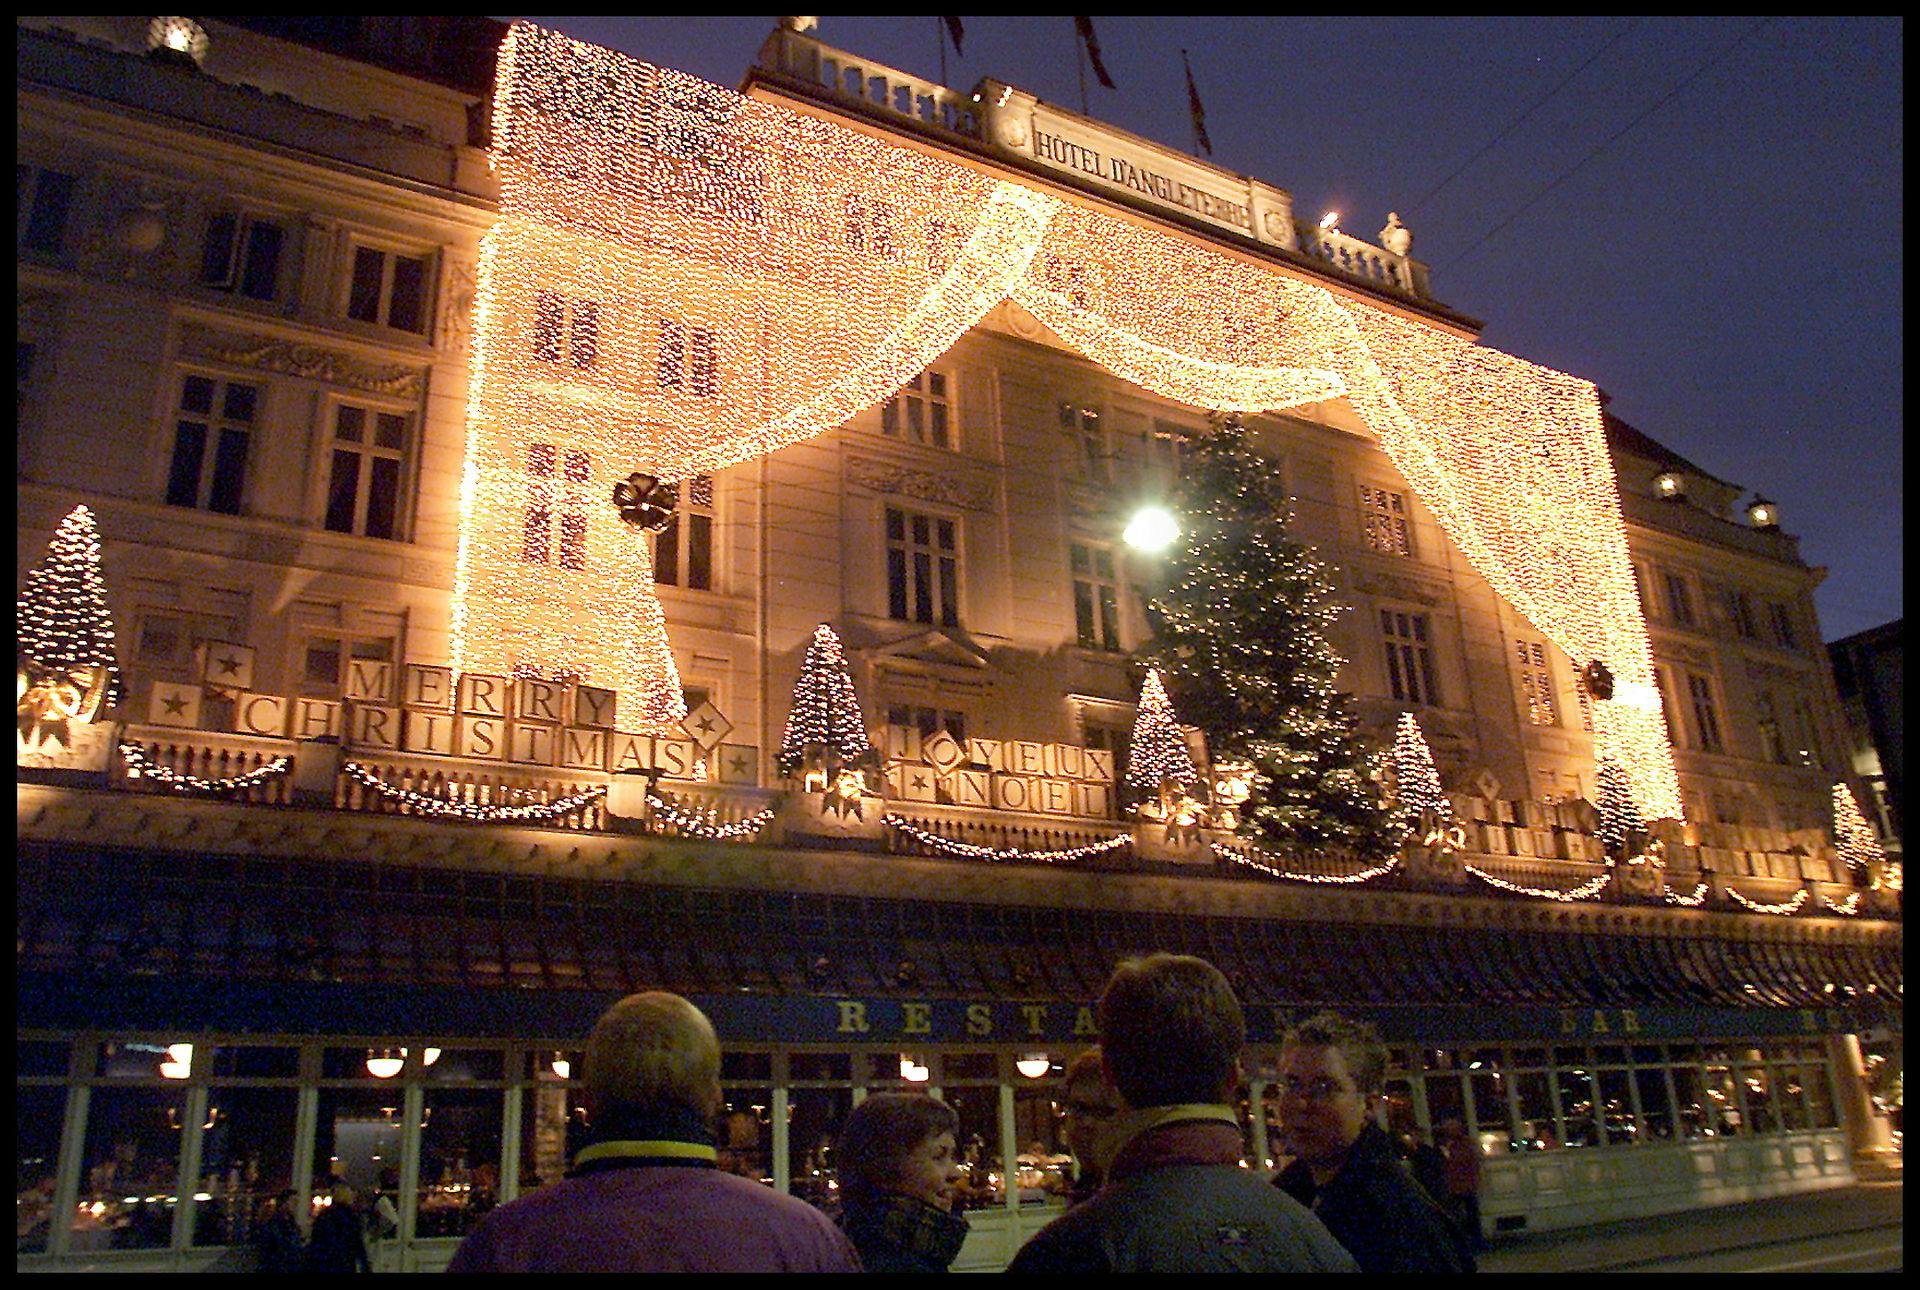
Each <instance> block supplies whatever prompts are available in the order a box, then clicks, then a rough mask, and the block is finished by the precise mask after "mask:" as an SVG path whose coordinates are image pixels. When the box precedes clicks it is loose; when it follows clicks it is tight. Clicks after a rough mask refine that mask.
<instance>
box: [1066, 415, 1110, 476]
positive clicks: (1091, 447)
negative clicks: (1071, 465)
mask: <svg viewBox="0 0 1920 1290" xmlns="http://www.w3.org/2000/svg"><path fill="white" fill-rule="evenodd" d="M1060 428H1061V429H1062V430H1064V431H1066V433H1067V435H1068V437H1069V438H1071V439H1072V440H1073V443H1074V448H1075V453H1074V459H1075V461H1076V462H1077V464H1078V468H1079V471H1080V478H1082V479H1084V480H1086V481H1087V482H1088V483H1090V484H1107V483H1111V482H1112V474H1111V472H1110V471H1109V469H1108V463H1109V462H1110V461H1111V460H1112V454H1111V453H1110V452H1108V450H1107V431H1106V426H1105V425H1104V424H1103V423H1102V422H1101V419H1100V410H1099V409H1098V408H1089V407H1085V406H1083V405H1081V404H1077V403H1062V404H1061V405H1060Z"/></svg>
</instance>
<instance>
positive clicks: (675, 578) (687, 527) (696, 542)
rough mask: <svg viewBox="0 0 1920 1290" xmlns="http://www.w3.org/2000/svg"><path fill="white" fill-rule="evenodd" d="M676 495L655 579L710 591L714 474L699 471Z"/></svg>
mask: <svg viewBox="0 0 1920 1290" xmlns="http://www.w3.org/2000/svg"><path fill="white" fill-rule="evenodd" d="M674 498H675V501H674V510H673V519H672V520H670V521H668V523H667V527H666V528H664V529H662V530H660V536H659V537H657V538H656V539H654V544H653V580H654V581H655V582H659V583H665V584H667V585H669V586H675V587H687V588H690V589H691V590H694V591H709V590H711V589H712V588H713V476H711V475H695V476H694V477H693V478H692V479H691V480H689V481H687V482H685V483H683V484H679V485H676V486H675V488H674ZM696 706H697V705H696ZM689 711H691V708H690V709H689Z"/></svg>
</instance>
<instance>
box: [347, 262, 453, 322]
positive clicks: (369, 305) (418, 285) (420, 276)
mask: <svg viewBox="0 0 1920 1290" xmlns="http://www.w3.org/2000/svg"><path fill="white" fill-rule="evenodd" d="M431 264H432V260H431V258H430V257H428V256H425V255H419V254H409V253H407V252H404V251H391V250H386V249H383V248H381V247H376V246H358V245H357V246H355V247H354V248H353V267H352V275H351V277H350V278H349V279H348V283H347V317H349V318H351V319H353V320H354V321H356V322H364V323H373V324H375V325H376V326H380V327H391V328H393V329H394V330H395V331H405V332H412V333H414V334H415V335H418V336H424V335H426V332H427V318H428V305H429V300H428V296H429V294H430V286H429V280H428V273H429V269H430V267H431Z"/></svg>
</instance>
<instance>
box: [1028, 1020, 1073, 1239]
mask: <svg viewBox="0 0 1920 1290" xmlns="http://www.w3.org/2000/svg"><path fill="white" fill-rule="evenodd" d="M1063 1065H1064V1063H1063V1061H1062V1059H1060V1058H1057V1057H1056V1058H1055V1059H1054V1061H1053V1064H1052V1067H1051V1068H1050V1070H1049V1073H1048V1074H1046V1075H1043V1076H1041V1077H1040V1078H1039V1079H1037V1080H1036V1079H1028V1078H1027V1077H1026V1076H1024V1075H1021V1076H1019V1077H1017V1078H1016V1079H1015V1081H1014V1086H1013V1141H1014V1144H1015V1146H1016V1147H1017V1153H1016V1155H1015V1158H1014V1165H1015V1168H1014V1185H1015V1186H1016V1187H1018V1188H1019V1189H1020V1190H1019V1203H1020V1204H1022V1205H1035V1204H1039V1203H1041V1202H1043V1201H1046V1200H1050V1199H1053V1198H1055V1197H1062V1196H1065V1195H1066V1194H1067V1192H1068V1190H1069V1189H1071V1187H1072V1186H1073V1157H1072V1156H1071V1155H1070V1154H1069V1153H1068V1151H1067V1146H1066V1139H1065V1136H1064V1130H1065V1118H1066V1114H1065V1113H1066V1101H1065V1090H1064V1089H1063V1088H1062V1087H1061V1084H1060V1075H1061V1073H1062V1069H1063Z"/></svg>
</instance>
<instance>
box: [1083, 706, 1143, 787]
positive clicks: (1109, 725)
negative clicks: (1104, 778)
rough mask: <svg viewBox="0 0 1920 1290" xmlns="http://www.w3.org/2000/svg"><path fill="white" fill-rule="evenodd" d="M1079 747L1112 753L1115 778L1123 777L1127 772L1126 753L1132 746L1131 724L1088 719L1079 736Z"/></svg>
mask: <svg viewBox="0 0 1920 1290" xmlns="http://www.w3.org/2000/svg"><path fill="white" fill-rule="evenodd" d="M1081 746H1082V747H1086V748H1104V749H1105V750H1106V751H1108V752H1110V753H1112V754H1113V773H1114V775H1115V777H1116V778H1117V777H1119V776H1121V775H1124V774H1126V772H1127V753H1128V752H1129V751H1130V750H1131V749H1132V746H1133V723H1132V722H1126V723H1124V724H1122V723H1119V722H1106V721H1096V720H1094V719H1093V718H1091V717H1089V718H1088V719H1087V723H1086V728H1085V731H1084V733H1083V734H1082V735H1081Z"/></svg>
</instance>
